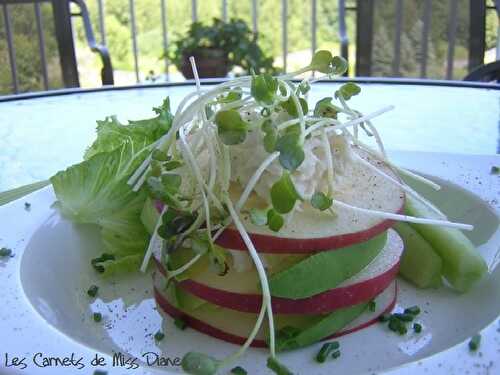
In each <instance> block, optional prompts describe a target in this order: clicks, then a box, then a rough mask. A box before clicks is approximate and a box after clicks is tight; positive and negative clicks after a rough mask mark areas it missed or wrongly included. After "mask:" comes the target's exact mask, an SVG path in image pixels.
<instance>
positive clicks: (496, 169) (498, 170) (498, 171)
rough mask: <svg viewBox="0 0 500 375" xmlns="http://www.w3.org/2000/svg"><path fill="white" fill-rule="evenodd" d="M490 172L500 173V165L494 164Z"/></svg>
mask: <svg viewBox="0 0 500 375" xmlns="http://www.w3.org/2000/svg"><path fill="white" fill-rule="evenodd" d="M490 173H491V174H500V167H497V166H496V165H494V166H492V167H491V170H490Z"/></svg>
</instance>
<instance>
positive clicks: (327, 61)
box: [309, 50, 333, 74]
mask: <svg viewBox="0 0 500 375" xmlns="http://www.w3.org/2000/svg"><path fill="white" fill-rule="evenodd" d="M332 60H333V56H332V54H331V52H330V51H325V50H321V51H318V52H316V53H315V54H314V56H313V58H312V60H311V63H310V64H309V66H310V67H311V69H313V70H317V71H318V72H321V73H326V74H330V73H332V71H333V69H332Z"/></svg>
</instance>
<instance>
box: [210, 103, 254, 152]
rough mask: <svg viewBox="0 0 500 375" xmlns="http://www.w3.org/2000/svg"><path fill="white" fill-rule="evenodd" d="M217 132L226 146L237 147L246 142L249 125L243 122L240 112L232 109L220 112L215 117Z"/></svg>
mask: <svg viewBox="0 0 500 375" xmlns="http://www.w3.org/2000/svg"><path fill="white" fill-rule="evenodd" d="M215 123H216V124H217V131H218V133H219V137H220V138H221V140H222V142H223V143H224V144H226V145H236V144H238V143H242V142H243V141H245V138H246V136H247V123H246V122H245V121H243V119H242V118H241V115H240V113H239V112H238V111H236V110H234V109H230V110H228V111H219V112H217V115H216V116H215Z"/></svg>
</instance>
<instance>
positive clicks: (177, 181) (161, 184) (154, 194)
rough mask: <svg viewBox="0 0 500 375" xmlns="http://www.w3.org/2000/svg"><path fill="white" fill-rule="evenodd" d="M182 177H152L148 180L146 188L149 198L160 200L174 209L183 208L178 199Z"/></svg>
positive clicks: (169, 175) (168, 175)
mask: <svg viewBox="0 0 500 375" xmlns="http://www.w3.org/2000/svg"><path fill="white" fill-rule="evenodd" d="M181 182H182V180H181V176H179V175H177V174H166V175H162V176H160V177H154V176H150V177H148V179H147V180H146V188H147V190H148V193H149V196H150V197H151V198H153V199H159V200H161V201H162V202H163V203H165V204H167V205H169V206H172V207H177V208H179V207H181V203H180V201H179V200H178V198H177V197H176V196H177V195H178V193H179V188H180V186H181Z"/></svg>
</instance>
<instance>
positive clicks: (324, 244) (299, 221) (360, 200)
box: [155, 150, 405, 254]
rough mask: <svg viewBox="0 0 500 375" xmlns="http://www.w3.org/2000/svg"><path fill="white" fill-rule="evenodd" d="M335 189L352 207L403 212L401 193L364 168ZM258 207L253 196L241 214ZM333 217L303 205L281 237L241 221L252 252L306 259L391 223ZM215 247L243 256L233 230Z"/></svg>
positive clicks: (343, 212)
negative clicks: (284, 254) (298, 255)
mask: <svg viewBox="0 0 500 375" xmlns="http://www.w3.org/2000/svg"><path fill="white" fill-rule="evenodd" d="M357 152H358V153H359V154H360V155H361V156H362V157H363V158H364V159H366V160H368V161H369V162H370V163H371V164H373V165H375V166H376V167H377V168H379V169H380V170H381V171H382V172H384V173H385V174H387V175H389V176H391V177H393V178H394V179H397V180H398V179H399V177H398V176H397V175H395V174H394V172H393V171H392V170H391V169H390V168H388V167H387V166H386V165H385V164H384V163H382V162H381V161H379V160H376V159H373V158H371V157H370V156H368V155H366V154H365V153H363V152H362V151H359V150H358V151H357ZM336 189H337V190H336V191H335V199H337V200H339V201H341V202H345V203H347V204H350V205H353V206H357V207H363V208H367V209H373V210H379V211H385V212H389V213H398V214H400V213H402V212H403V209H404V202H405V194H404V192H403V190H402V189H401V188H400V187H398V186H397V185H395V184H393V183H391V182H389V181H387V180H386V179H385V178H384V177H382V176H380V175H379V174H377V173H375V172H373V171H372V170H370V169H369V168H368V167H367V166H366V165H364V164H362V163H354V162H353V163H352V165H351V164H350V165H349V169H346V170H345V171H344V173H343V175H342V178H339V180H338V181H337V183H336ZM233 190H237V189H236V188H233ZM231 195H232V196H234V201H236V200H237V199H238V197H239V194H238V193H237V192H235V191H232V194H231ZM262 204H263V203H262V201H261V200H259V198H257V197H256V195H255V194H252V195H251V196H250V199H249V201H248V202H247V204H246V205H245V207H244V208H243V211H245V210H248V208H249V207H258V206H261V207H262ZM155 207H156V210H160V211H161V209H162V204H161V203H158V202H156V203H155ZM335 213H336V216H335V217H333V216H332V215H331V213H328V212H320V211H318V210H316V209H314V208H312V207H310V206H309V205H307V204H305V205H303V207H302V209H301V210H296V211H295V212H294V213H293V215H294V216H293V220H290V221H288V222H287V224H286V225H285V226H284V227H283V228H282V229H281V230H280V232H279V233H275V232H272V231H271V230H269V229H268V228H267V227H266V226H257V225H255V224H253V223H252V222H251V220H250V218H249V217H248V216H249V215H242V220H243V222H244V225H245V228H246V229H247V231H248V233H249V235H250V238H251V240H252V242H253V244H254V245H255V248H256V249H257V250H258V251H259V252H260V253H276V254H283V253H286V254H304V253H305V254H308V253H314V252H319V251H326V250H334V249H338V248H342V247H346V246H350V245H352V244H356V243H359V242H364V241H366V240H369V239H370V238H373V237H375V236H376V235H378V234H380V233H382V232H384V231H386V230H387V229H389V228H390V227H391V226H392V225H393V223H394V222H393V221H392V220H388V219H381V218H379V217H376V216H371V215H365V214H363V215H360V214H359V213H356V212H354V211H352V210H349V209H346V208H342V207H336V208H335ZM215 242H216V243H217V244H218V245H219V246H222V247H224V248H227V249H233V250H241V251H247V247H246V245H245V244H244V242H243V240H242V239H241V236H240V234H239V232H238V231H237V230H236V229H235V228H233V227H229V228H227V229H226V230H225V231H224V232H222V234H221V235H220V236H219V237H218V238H217V239H216V241H215Z"/></svg>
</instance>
